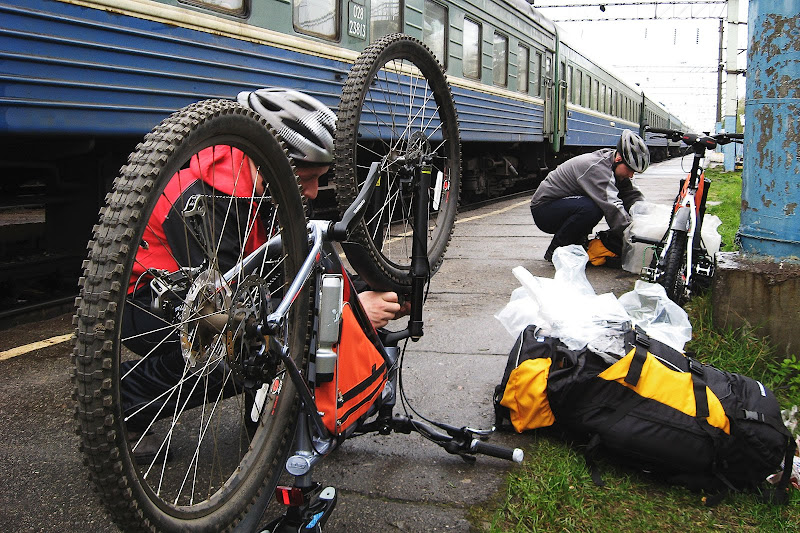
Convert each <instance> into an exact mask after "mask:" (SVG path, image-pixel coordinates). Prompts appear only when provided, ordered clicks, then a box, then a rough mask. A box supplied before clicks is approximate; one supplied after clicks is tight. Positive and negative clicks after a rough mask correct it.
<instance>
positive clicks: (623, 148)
mask: <svg viewBox="0 0 800 533" xmlns="http://www.w3.org/2000/svg"><path fill="white" fill-rule="evenodd" d="M617 152H619V154H620V155H621V156H622V161H623V162H624V163H625V164H626V165H628V166H629V167H630V168H631V170H633V171H634V172H639V173H641V172H644V171H645V170H647V167H648V166H649V165H650V150H649V149H648V148H647V144H645V142H644V140H643V139H642V138H641V137H639V136H638V135H636V134H635V133H633V132H632V131H631V130H623V131H622V135H620V137H619V140H618V141H617Z"/></svg>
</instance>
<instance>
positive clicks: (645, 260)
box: [622, 202, 722, 274]
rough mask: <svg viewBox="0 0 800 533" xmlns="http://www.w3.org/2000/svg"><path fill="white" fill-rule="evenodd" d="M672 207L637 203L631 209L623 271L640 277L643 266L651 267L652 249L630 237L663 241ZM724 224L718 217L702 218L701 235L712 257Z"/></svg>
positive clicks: (623, 256)
mask: <svg viewBox="0 0 800 533" xmlns="http://www.w3.org/2000/svg"><path fill="white" fill-rule="evenodd" d="M671 210H672V206H671V205H663V204H654V203H652V202H636V203H635V204H633V207H631V212H630V214H631V223H630V225H629V226H628V227H627V228H626V229H625V233H624V236H623V241H622V268H623V269H625V270H627V271H628V272H632V273H634V274H639V273H640V272H641V271H642V267H643V266H648V265H649V264H650V259H651V258H652V257H653V247H652V246H651V245H649V244H645V243H642V242H631V235H636V236H637V237H640V238H646V239H651V240H655V241H660V240H661V239H662V238H663V237H664V234H665V233H666V232H667V227H668V226H669V220H670V211H671ZM720 224H722V221H721V220H720V219H719V217H718V216H716V215H705V216H704V217H703V228H702V230H701V231H700V234H701V236H702V239H703V245H704V246H705V247H706V250H707V251H708V255H709V256H710V257H714V254H716V253H717V252H718V251H719V247H720V244H721V243H722V237H721V236H720V234H719V231H718V228H719V226H720Z"/></svg>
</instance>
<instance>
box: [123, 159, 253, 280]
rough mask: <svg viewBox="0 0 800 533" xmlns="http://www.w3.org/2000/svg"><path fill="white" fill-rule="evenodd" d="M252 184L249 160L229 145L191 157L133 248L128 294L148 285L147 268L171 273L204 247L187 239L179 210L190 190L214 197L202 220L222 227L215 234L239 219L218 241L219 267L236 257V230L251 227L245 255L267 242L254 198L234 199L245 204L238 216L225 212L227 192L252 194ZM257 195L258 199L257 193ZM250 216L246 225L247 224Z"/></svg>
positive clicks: (192, 263) (196, 259)
mask: <svg viewBox="0 0 800 533" xmlns="http://www.w3.org/2000/svg"><path fill="white" fill-rule="evenodd" d="M253 189H254V187H253V176H252V174H251V172H250V164H249V160H248V159H247V158H246V156H245V155H244V154H243V153H242V152H241V151H239V150H237V149H235V148H231V147H228V146H212V147H209V148H206V149H204V150H202V151H200V152H198V153H197V154H195V155H194V156H192V159H191V161H190V165H189V168H187V169H183V170H180V171H178V172H177V173H176V174H175V175H174V176H173V177H172V178H171V179H170V181H169V183H168V184H167V186H166V188H165V189H164V192H163V193H162V195H161V197H160V198H159V199H158V202H157V203H156V206H155V209H154V210H153V214H152V216H151V217H150V222H149V223H148V224H147V227H146V228H145V231H144V235H143V236H142V243H141V244H140V246H139V250H138V252H137V253H136V261H135V262H134V264H133V271H132V273H131V279H130V284H129V286H128V293H129V294H130V293H132V292H133V291H134V289H138V288H141V287H142V286H145V285H146V283H147V282H148V281H149V279H150V278H151V277H152V276H150V275H145V272H146V270H147V269H149V268H156V269H163V270H168V271H170V272H174V271H176V270H178V263H180V264H181V265H182V266H197V265H198V264H199V262H200V261H201V260H202V251H201V250H200V249H199V245H197V243H196V242H195V241H194V239H191V238H190V239H189V242H188V243H187V239H186V233H187V231H186V229H187V226H186V223H185V222H184V218H183V216H182V215H181V212H182V210H183V208H184V206H185V205H186V201H187V200H188V199H189V198H190V197H191V196H193V195H196V194H202V195H205V196H207V197H212V198H213V202H212V203H213V204H215V205H213V206H212V205H211V204H208V203H207V212H206V216H205V217H204V221H205V222H206V223H207V224H208V225H209V227H212V226H214V225H218V226H220V228H215V232H214V234H215V235H217V236H219V233H218V232H219V231H220V229H221V226H222V223H223V220H224V221H225V225H226V226H229V227H231V228H234V227H236V225H237V221H238V225H239V228H240V231H239V233H238V234H236V235H232V236H230V237H231V238H230V239H229V240H228V241H227V243H226V242H225V241H223V244H222V246H220V250H219V252H220V253H219V256H220V263H221V265H220V270H222V271H223V272H224V271H225V270H227V268H230V266H232V265H226V264H224V263H225V262H226V260H224V259H223V257H226V258H227V262H230V261H236V259H237V258H238V256H239V252H240V251H241V250H239V244H238V240H239V235H245V234H247V233H246V232H247V231H248V230H249V237H248V239H247V242H246V244H245V254H248V253H250V252H252V251H253V250H255V249H256V248H258V247H259V246H260V245H261V244H263V243H264V242H266V232H265V229H264V226H263V224H262V223H261V220H260V218H259V217H257V216H253V215H254V213H255V203H252V202H244V203H243V202H235V203H234V208H238V209H243V208H246V209H247V211H243V212H240V213H239V215H241V216H238V217H237V216H233V215H232V214H230V213H228V204H230V196H235V197H239V198H252V197H254V196H255V194H254V191H253ZM221 195H225V196H221ZM255 199H256V201H257V200H258V196H255ZM226 213H228V216H227V220H226ZM248 221H249V224H250V226H251V227H250V228H248V227H247V224H248ZM251 228H252V229H251ZM229 231H232V230H229V229H227V228H226V233H228V232H229ZM225 244H228V246H227V247H226V246H225ZM193 259H194V261H193Z"/></svg>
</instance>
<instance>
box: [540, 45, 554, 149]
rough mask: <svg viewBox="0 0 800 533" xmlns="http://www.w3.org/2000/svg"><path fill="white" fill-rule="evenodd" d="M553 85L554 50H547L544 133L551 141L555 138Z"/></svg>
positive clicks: (544, 83) (543, 92) (543, 88)
mask: <svg viewBox="0 0 800 533" xmlns="http://www.w3.org/2000/svg"><path fill="white" fill-rule="evenodd" d="M553 85H554V80H553V52H551V51H550V50H545V52H544V69H543V73H542V97H543V98H544V117H543V122H544V123H543V124H542V134H543V135H544V138H545V139H547V140H549V141H552V140H553V138H552V134H553V96H554V95H553Z"/></svg>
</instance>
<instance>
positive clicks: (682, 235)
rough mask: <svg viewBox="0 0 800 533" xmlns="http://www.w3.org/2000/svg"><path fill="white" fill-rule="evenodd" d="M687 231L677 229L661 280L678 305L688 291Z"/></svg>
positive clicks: (668, 294) (668, 295) (670, 297)
mask: <svg viewBox="0 0 800 533" xmlns="http://www.w3.org/2000/svg"><path fill="white" fill-rule="evenodd" d="M687 240H688V236H687V234H686V232H682V231H675V232H674V233H673V234H672V242H671V243H670V245H669V249H667V254H666V257H665V260H664V273H663V274H662V276H661V279H660V280H659V282H660V283H661V285H663V286H664V290H665V291H666V292H667V297H668V298H669V299H670V300H672V301H673V302H675V303H676V304H678V305H681V304H682V303H683V301H684V294H685V292H686V242H687Z"/></svg>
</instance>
